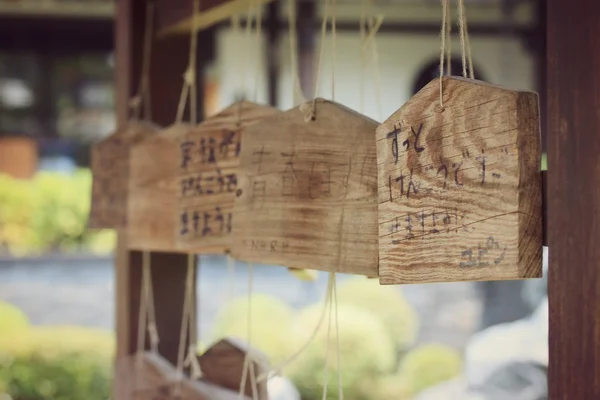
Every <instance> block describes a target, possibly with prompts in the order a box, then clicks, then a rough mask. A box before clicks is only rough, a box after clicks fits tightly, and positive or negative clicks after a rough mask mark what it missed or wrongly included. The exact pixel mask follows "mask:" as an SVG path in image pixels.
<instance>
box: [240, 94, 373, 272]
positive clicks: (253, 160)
mask: <svg viewBox="0 0 600 400" xmlns="http://www.w3.org/2000/svg"><path fill="white" fill-rule="evenodd" d="M311 103H312V102H309V103H306V104H303V105H302V106H299V107H296V108H293V109H291V110H288V111H285V112H281V113H278V114H276V115H275V116H273V117H270V118H266V119H264V120H263V121H261V122H259V123H257V124H255V125H253V126H251V127H249V128H248V129H246V131H245V132H244V142H243V143H244V145H243V147H242V151H241V155H240V169H239V175H238V187H239V189H238V191H237V194H238V197H237V198H236V203H235V208H234V213H233V219H234V225H233V247H232V254H233V255H234V256H235V257H236V258H237V259H240V260H244V261H248V262H259V263H263V264H274V265H283V266H287V267H292V268H310V269H320V270H325V271H337V272H345V273H352V274H361V275H367V276H377V274H378V271H377V269H378V268H377V175H376V174H377V165H376V155H375V128H376V127H377V123H376V122H375V121H373V120H371V119H369V118H366V117H364V116H362V115H360V114H357V113H355V112H353V111H352V110H349V109H347V108H345V107H343V106H341V105H339V104H337V103H334V102H330V101H326V100H323V99H318V100H317V101H316V109H315V111H316V114H315V119H314V120H308V122H307V120H306V117H307V114H308V113H309V112H310V108H311Z"/></svg>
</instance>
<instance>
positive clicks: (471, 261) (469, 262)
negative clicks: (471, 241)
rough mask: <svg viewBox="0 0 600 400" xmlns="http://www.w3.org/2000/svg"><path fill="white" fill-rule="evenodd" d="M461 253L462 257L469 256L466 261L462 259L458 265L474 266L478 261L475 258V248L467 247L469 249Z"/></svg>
mask: <svg viewBox="0 0 600 400" xmlns="http://www.w3.org/2000/svg"><path fill="white" fill-rule="evenodd" d="M460 255H461V256H462V257H467V260H466V261H464V262H463V261H461V262H460V263H459V264H458V266H459V267H461V268H466V267H473V266H475V265H476V264H477V261H476V260H474V259H473V250H471V249H467V250H463V251H462V252H461V253H460Z"/></svg>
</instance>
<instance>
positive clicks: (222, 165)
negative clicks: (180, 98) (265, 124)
mask: <svg viewBox="0 0 600 400" xmlns="http://www.w3.org/2000/svg"><path fill="white" fill-rule="evenodd" d="M278 112H279V111H278V110H277V109H275V108H272V107H267V106H263V105H259V104H255V103H251V102H247V101H242V102H238V103H235V104H233V105H231V106H230V107H228V108H226V109H225V110H223V111H222V112H220V113H218V114H216V115H214V116H212V117H209V118H207V119H206V120H204V121H203V122H202V123H201V124H199V125H198V126H196V127H194V128H193V129H192V130H189V131H188V132H186V133H185V134H184V135H182V136H179V139H178V144H177V145H178V156H177V159H176V160H177V163H178V170H177V185H178V193H177V204H176V210H175V212H174V213H173V214H172V218H173V217H174V218H175V229H174V234H175V247H176V249H177V250H181V251H189V252H195V253H198V254H206V253H222V252H225V251H228V250H229V248H230V233H231V226H232V211H233V203H234V201H235V192H236V190H237V168H238V165H239V155H240V150H241V147H242V136H243V132H244V130H245V129H246V128H247V127H249V126H251V125H253V124H255V123H257V122H259V121H261V120H262V119H263V118H265V117H268V116H271V115H274V114H275V113H278Z"/></svg>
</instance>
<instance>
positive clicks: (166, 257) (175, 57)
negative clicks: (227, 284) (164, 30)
mask: <svg viewBox="0 0 600 400" xmlns="http://www.w3.org/2000/svg"><path fill="white" fill-rule="evenodd" d="M145 5H146V2H142V1H136V0H123V1H119V2H117V18H116V34H115V38H116V40H115V46H116V87H117V99H116V102H117V115H118V121H119V123H120V124H122V123H124V122H125V121H126V120H127V118H128V102H129V98H130V97H131V96H132V95H133V94H134V93H135V90H136V89H137V85H138V79H139V72H140V70H141V59H142V57H141V55H142V45H143V33H144V25H145ZM152 52H153V53H152V66H151V77H150V87H151V93H152V94H153V96H152V117H153V118H152V119H153V121H154V122H155V123H157V124H159V125H162V126H166V125H169V124H171V123H172V122H173V121H174V120H175V113H176V108H177V102H178V100H179V95H180V92H181V85H182V83H183V81H182V79H181V78H179V77H181V76H182V74H183V73H184V71H185V69H186V67H187V64H188V52H189V37H188V36H177V37H173V38H169V39H164V40H156V41H154V43H153V50H152ZM165 77H167V79H165ZM200 93H202V91H200ZM199 97H200V98H201V96H199ZM199 103H200V104H199V109H201V102H199ZM149 217H151V216H149ZM141 259H142V257H141V253H140V252H134V251H129V250H128V248H127V243H126V242H125V239H124V235H119V244H118V250H117V256H116V265H115V268H116V274H115V275H116V331H117V357H124V356H126V355H129V354H132V353H133V352H134V351H135V349H136V346H137V343H136V334H137V321H138V309H139V298H140V287H141V285H140V278H141ZM186 264H187V256H186V255H184V254H174V253H172V254H167V253H152V255H151V265H152V275H153V289H154V296H155V303H156V318H157V328H158V333H159V336H160V344H159V351H160V353H161V355H162V356H163V357H165V358H166V359H167V360H169V361H171V362H173V363H174V362H175V361H176V358H177V349H178V346H179V327H180V324H181V315H182V308H183V295H184V285H185V278H186V272H187V270H186ZM115 378H116V379H117V380H118V379H120V378H121V377H120V376H116V377H115ZM116 386H118V385H116ZM115 395H116V396H117V397H116V398H115V400H129V399H121V398H118V393H115Z"/></svg>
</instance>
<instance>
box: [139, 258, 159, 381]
mask: <svg viewBox="0 0 600 400" xmlns="http://www.w3.org/2000/svg"><path fill="white" fill-rule="evenodd" d="M146 332H148V335H149V339H150V350H151V351H152V353H153V354H158V343H159V341H160V338H159V336H158V330H157V328H156V311H155V309H154V293H153V288H152V270H151V267H150V253H149V252H147V251H145V252H143V253H142V287H141V290H140V308H139V312H138V332H137V349H136V357H135V371H134V373H135V380H136V387H139V385H140V381H139V380H140V375H141V374H140V370H141V369H142V362H143V358H142V353H143V352H144V351H145V349H146Z"/></svg>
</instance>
